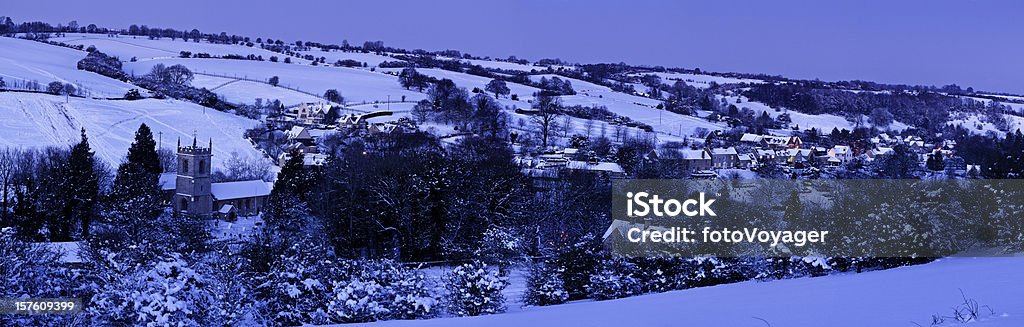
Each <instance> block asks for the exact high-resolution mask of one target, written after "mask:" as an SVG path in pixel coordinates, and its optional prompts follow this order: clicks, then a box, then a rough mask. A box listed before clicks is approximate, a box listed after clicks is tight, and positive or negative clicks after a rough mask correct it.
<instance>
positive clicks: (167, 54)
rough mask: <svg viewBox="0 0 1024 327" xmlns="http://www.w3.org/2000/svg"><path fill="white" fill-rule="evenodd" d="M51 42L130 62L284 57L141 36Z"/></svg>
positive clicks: (71, 37) (77, 37) (82, 37)
mask: <svg viewBox="0 0 1024 327" xmlns="http://www.w3.org/2000/svg"><path fill="white" fill-rule="evenodd" d="M52 40H53V41H58V42H64V43H67V44H72V45H79V44H80V45H83V46H86V47H88V46H90V45H94V46H96V48H97V49H99V50H100V51H103V52H104V53H106V54H109V55H112V56H118V57H120V59H121V61H129V59H131V58H132V57H136V59H138V60H142V59H152V58H177V57H178V55H179V54H180V53H181V51H188V52H192V53H193V54H196V53H207V54H210V55H213V56H223V55H229V54H236V55H242V56H246V55H250V54H253V55H257V56H263V58H264V59H267V60H269V59H270V56H277V57H284V55H282V54H280V53H276V52H273V51H269V50H264V49H261V48H260V47H259V46H258V45H257V46H253V47H247V46H244V45H238V44H215V43H207V42H206V41H200V42H192V41H184V40H182V39H177V40H171V39H169V38H163V39H157V40H150V39H149V38H147V37H142V36H128V35H118V36H115V37H108V36H106V35H102V34H79V33H68V34H67V36H63V37H58V38H53V39H52ZM292 60H295V61H296V62H302V63H308V61H305V60H301V59H298V58H292Z"/></svg>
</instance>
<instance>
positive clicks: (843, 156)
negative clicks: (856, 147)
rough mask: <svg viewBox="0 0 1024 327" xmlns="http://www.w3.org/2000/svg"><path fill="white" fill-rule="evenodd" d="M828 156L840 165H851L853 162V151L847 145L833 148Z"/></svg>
mask: <svg viewBox="0 0 1024 327" xmlns="http://www.w3.org/2000/svg"><path fill="white" fill-rule="evenodd" d="M828 155H829V157H832V158H834V159H836V161H838V163H839V164H840V165H845V164H848V163H850V161H853V151H852V150H851V149H850V147H849V146H847V145H836V146H833V147H832V148H831V149H829V150H828ZM830 160H831V159H830Z"/></svg>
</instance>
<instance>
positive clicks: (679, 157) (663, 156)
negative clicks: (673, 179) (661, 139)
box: [648, 149, 713, 173]
mask: <svg viewBox="0 0 1024 327" xmlns="http://www.w3.org/2000/svg"><path fill="white" fill-rule="evenodd" d="M648 158H650V159H654V160H661V161H662V162H666V163H670V164H672V165H674V166H675V169H677V170H679V171H682V172H688V173H693V172H697V171H706V170H710V169H711V168H712V167H713V165H712V159H711V152H708V150H707V149H678V150H675V149H663V150H661V151H657V150H653V151H651V152H650V153H649V154H648Z"/></svg>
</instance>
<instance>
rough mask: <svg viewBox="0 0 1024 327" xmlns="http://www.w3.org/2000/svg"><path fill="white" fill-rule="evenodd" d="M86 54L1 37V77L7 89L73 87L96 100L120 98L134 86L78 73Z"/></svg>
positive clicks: (87, 73)
mask: <svg viewBox="0 0 1024 327" xmlns="http://www.w3.org/2000/svg"><path fill="white" fill-rule="evenodd" d="M85 55H86V52H85V51H78V50H74V49H70V48H64V47H58V46H53V45H49V44H45V43H40V42H35V41H28V40H22V39H16V38H9V37H0V77H3V79H4V82H5V83H6V84H7V87H8V88H12V89H18V88H21V87H18V86H17V85H16V83H23V82H31V81H35V82H37V83H39V84H41V85H42V87H43V88H45V87H46V84H48V83H50V82H54V81H56V82H61V83H71V84H74V85H75V88H76V89H78V93H79V94H83V95H86V96H95V97H121V96H124V93H125V92H127V91H128V90H129V89H131V88H133V87H132V86H131V85H129V84H126V83H124V82H121V81H118V80H115V79H111V78H108V77H106V76H103V75H99V74H95V73H91V72H87V71H84V70H78V69H77V68H76V67H77V66H76V65H77V63H78V61H79V60H82V58H85Z"/></svg>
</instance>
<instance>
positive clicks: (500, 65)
mask: <svg viewBox="0 0 1024 327" xmlns="http://www.w3.org/2000/svg"><path fill="white" fill-rule="evenodd" d="M461 61H462V62H465V63H469V64H472V65H478V66H481V67H484V68H495V69H503V70H514V71H521V72H530V71H533V70H538V71H539V70H544V69H547V67H540V66H532V65H523V64H517V63H514V62H505V61H491V60H478V59H461Z"/></svg>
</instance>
